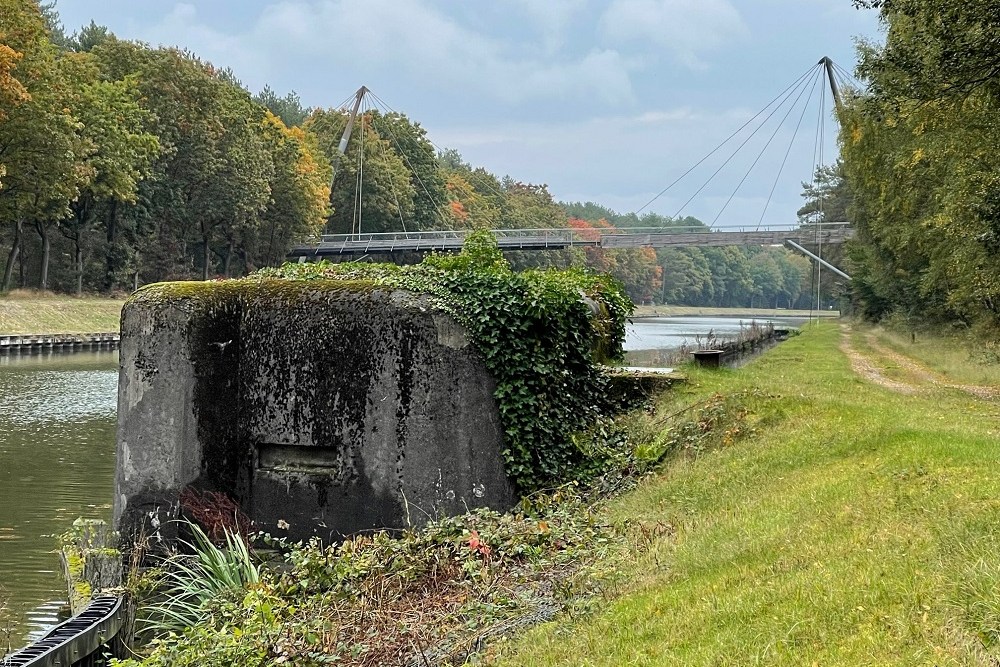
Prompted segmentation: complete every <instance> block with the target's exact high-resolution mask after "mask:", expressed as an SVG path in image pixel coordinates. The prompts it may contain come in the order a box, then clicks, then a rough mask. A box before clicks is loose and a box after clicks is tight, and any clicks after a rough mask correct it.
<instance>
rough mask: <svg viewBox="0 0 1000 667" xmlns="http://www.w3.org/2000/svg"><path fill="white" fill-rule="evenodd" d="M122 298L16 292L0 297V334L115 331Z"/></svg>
mask: <svg viewBox="0 0 1000 667" xmlns="http://www.w3.org/2000/svg"><path fill="white" fill-rule="evenodd" d="M124 303H125V299H124V298H120V297H119V298H113V297H99V296H83V297H75V296H67V295H62V294H50V293H44V292H25V291H16V292H12V293H11V294H9V295H6V296H0V334H77V333H112V332H117V331H118V326H119V320H120V318H121V312H122V305H123V304H124Z"/></svg>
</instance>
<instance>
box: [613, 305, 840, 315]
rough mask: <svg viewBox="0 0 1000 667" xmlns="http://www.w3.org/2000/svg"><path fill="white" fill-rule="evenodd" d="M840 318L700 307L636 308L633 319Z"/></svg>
mask: <svg viewBox="0 0 1000 667" xmlns="http://www.w3.org/2000/svg"><path fill="white" fill-rule="evenodd" d="M810 315H812V317H840V311H839V310H812V311H809V310H786V309H783V308H708V307H701V306H636V307H635V313H634V314H633V317H809V316H810Z"/></svg>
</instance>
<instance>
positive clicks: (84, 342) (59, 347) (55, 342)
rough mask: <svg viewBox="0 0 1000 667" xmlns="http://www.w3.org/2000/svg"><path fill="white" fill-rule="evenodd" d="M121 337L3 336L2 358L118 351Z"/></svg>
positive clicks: (1, 342) (0, 343)
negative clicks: (22, 355)
mask: <svg viewBox="0 0 1000 667" xmlns="http://www.w3.org/2000/svg"><path fill="white" fill-rule="evenodd" d="M120 342H121V337H120V336H119V335H118V334H117V333H114V332H111V333H82V334H2V335H0V356H7V355H16V354H40V353H46V352H90V351H97V350H117V349H118V346H119V345H120Z"/></svg>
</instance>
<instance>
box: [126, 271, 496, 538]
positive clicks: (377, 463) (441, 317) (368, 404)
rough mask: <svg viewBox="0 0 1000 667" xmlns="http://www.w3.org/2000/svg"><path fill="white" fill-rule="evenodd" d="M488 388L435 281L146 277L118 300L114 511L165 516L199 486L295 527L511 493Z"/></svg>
mask: <svg viewBox="0 0 1000 667" xmlns="http://www.w3.org/2000/svg"><path fill="white" fill-rule="evenodd" d="M493 390H494V381H493V379H492V378H491V377H490V375H489V374H488V373H487V371H486V369H485V367H484V365H483V363H482V362H481V361H480V360H479V358H478V357H477V355H476V353H475V352H474V350H473V349H472V347H471V346H470V344H469V341H468V339H467V336H466V333H465V331H464V330H463V328H462V327H461V326H460V325H458V324H457V323H456V322H455V320H454V319H453V318H451V317H450V316H449V315H448V314H446V313H444V312H441V311H440V310H437V309H435V308H434V307H433V306H432V305H431V303H430V301H429V299H428V298H427V297H424V296H420V295H415V294H412V293H409V292H404V291H388V290H386V289H384V288H378V287H376V286H374V285H372V284H370V283H366V282H343V281H336V282H334V281H330V282H327V281H314V282H296V281H281V280H240V281H226V282H217V283H164V284H159V285H151V286H149V287H146V288H144V289H142V290H140V291H139V292H137V293H136V294H135V295H134V296H133V297H132V298H131V299H130V300H129V302H128V303H127V304H126V305H125V309H124V311H123V314H122V344H121V377H120V382H119V390H118V391H119V395H118V471H117V477H116V494H115V522H116V525H117V527H118V528H119V529H120V530H122V531H123V533H124V534H134V533H135V532H137V531H138V530H140V529H144V530H146V531H152V532H156V531H159V532H161V534H162V533H163V531H169V527H170V524H169V523H168V521H169V520H170V519H173V518H175V517H177V516H178V514H179V507H178V505H179V497H180V494H181V492H182V491H183V490H184V489H185V488H186V487H188V486H192V487H194V488H196V489H199V490H210V491H217V492H222V493H225V494H226V495H228V496H229V497H230V498H232V499H233V500H235V502H236V503H237V504H238V505H239V506H240V508H241V509H242V510H243V512H245V513H246V515H248V516H249V517H250V518H251V519H252V520H253V521H254V522H255V523H256V525H257V527H258V528H259V529H261V530H265V531H268V532H270V533H272V534H275V535H287V536H289V537H291V538H293V539H302V538H306V537H309V536H311V535H319V536H321V537H323V538H334V539H335V538H337V537H339V536H341V535H345V534H350V533H353V532H356V531H360V530H366V529H374V528H403V527H406V526H408V525H415V524H420V523H422V522H424V521H426V520H427V519H428V518H429V517H434V516H438V515H441V514H456V513H461V512H464V511H466V509H467V508H475V507H482V506H490V507H497V508H501V509H505V508H506V507H509V506H510V505H512V504H513V502H514V500H515V495H514V492H513V489H512V487H511V485H510V483H509V481H508V480H507V478H506V476H505V474H504V471H503V462H502V459H501V455H500V449H501V439H502V434H503V429H502V428H501V425H500V420H499V416H498V411H497V406H496V403H495V401H494V398H493ZM286 526H287V527H286Z"/></svg>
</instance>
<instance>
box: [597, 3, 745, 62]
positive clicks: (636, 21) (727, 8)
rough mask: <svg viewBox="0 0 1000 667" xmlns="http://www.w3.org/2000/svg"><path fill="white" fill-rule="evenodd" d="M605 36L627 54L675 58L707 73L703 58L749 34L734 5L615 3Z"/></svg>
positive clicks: (604, 28)
mask: <svg viewBox="0 0 1000 667" xmlns="http://www.w3.org/2000/svg"><path fill="white" fill-rule="evenodd" d="M600 27H601V34H602V36H603V37H604V39H605V40H606V42H607V43H610V44H613V45H614V47H615V48H618V49H619V50H622V51H630V50H633V51H648V50H649V48H650V46H654V47H657V48H659V49H663V50H666V51H668V52H670V53H671V54H672V55H673V56H674V57H675V58H677V59H678V60H680V61H681V62H682V63H683V64H685V65H687V66H688V67H691V68H694V69H698V68H702V67H704V62H703V61H702V59H701V57H700V56H701V54H703V53H705V52H708V51H712V50H715V49H719V48H721V47H723V46H725V45H727V44H728V43H729V42H731V41H734V40H739V39H741V38H743V37H744V36H746V35H747V34H748V29H747V26H746V24H745V23H744V22H743V18H742V17H741V16H740V13H739V11H738V10H737V9H736V8H735V7H734V6H733V5H732V4H731V3H730V2H729V0H613V2H612V3H611V5H610V6H609V7H608V9H607V10H606V11H605V13H604V15H603V16H602V17H601V24H600Z"/></svg>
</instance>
